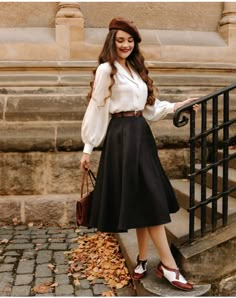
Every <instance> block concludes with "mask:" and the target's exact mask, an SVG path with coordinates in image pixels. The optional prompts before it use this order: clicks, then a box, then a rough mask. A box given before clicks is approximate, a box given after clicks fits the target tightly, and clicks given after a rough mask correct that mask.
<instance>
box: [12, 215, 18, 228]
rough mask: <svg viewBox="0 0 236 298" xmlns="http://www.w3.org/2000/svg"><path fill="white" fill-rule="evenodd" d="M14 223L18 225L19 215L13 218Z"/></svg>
mask: <svg viewBox="0 0 236 298" xmlns="http://www.w3.org/2000/svg"><path fill="white" fill-rule="evenodd" d="M12 223H13V225H14V226H16V225H17V224H18V223H19V220H18V218H17V217H14V218H13V219H12Z"/></svg>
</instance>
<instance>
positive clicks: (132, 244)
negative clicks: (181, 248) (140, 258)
mask: <svg viewBox="0 0 236 298" xmlns="http://www.w3.org/2000/svg"><path fill="white" fill-rule="evenodd" d="M116 236H117V239H118V241H119V244H120V246H121V250H122V253H123V255H124V257H125V260H126V264H127V266H128V269H129V271H130V273H131V274H132V272H133V268H134V266H135V265H136V258H137V254H138V251H137V247H138V245H137V241H136V233H135V230H129V232H128V233H119V234H116ZM159 261H160V259H159V256H158V254H157V251H156V249H155V247H154V245H153V244H152V242H151V241H149V245H148V271H147V275H146V276H145V278H143V279H142V280H140V281H134V283H135V287H136V293H137V296H163V297H173V296H175V297H179V296H181V297H182V296H183V297H184V296H189V295H190V294H191V297H194V296H204V295H207V294H209V293H210V290H211V285H210V284H206V283H205V284H194V289H193V291H191V292H183V291H181V290H178V289H176V288H174V287H173V286H171V285H170V283H169V282H167V281H166V280H165V279H159V278H157V277H156V274H155V271H156V266H157V264H158V263H159ZM187 275H188V273H186V275H185V276H186V277H187Z"/></svg>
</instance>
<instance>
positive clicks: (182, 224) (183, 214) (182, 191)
mask: <svg viewBox="0 0 236 298" xmlns="http://www.w3.org/2000/svg"><path fill="white" fill-rule="evenodd" d="M235 152H236V150H233V149H232V150H230V154H233V153H235ZM218 155H219V156H220V157H219V158H221V156H222V151H219V152H218ZM229 166H230V168H229V187H233V186H235V185H236V159H232V160H231V161H230V162H229ZM200 168H201V167H200V165H199V164H197V165H196V169H200ZM211 179H212V172H211V171H208V173H207V190H206V195H207V197H210V196H211ZM196 182H197V183H196V184H195V200H196V202H200V200H201V185H200V183H201V182H200V181H199V177H196ZM171 184H172V186H173V188H174V190H175V193H176V196H177V198H178V201H179V204H180V207H181V209H180V211H179V212H177V213H176V214H173V215H171V218H172V222H171V223H169V224H168V225H167V226H166V229H167V231H168V236H169V239H170V241H171V242H172V243H173V242H175V241H178V244H180V243H181V241H182V242H185V241H186V238H187V236H188V227H189V213H188V212H187V210H186V209H187V208H188V207H189V201H188V200H189V181H188V180H187V179H171ZM218 190H219V191H221V190H222V167H219V168H218ZM228 208H229V209H228V212H229V213H228V214H229V222H234V221H236V192H233V193H231V195H230V196H229V199H228ZM200 216H201V215H200V210H198V211H197V212H196V216H195V231H196V232H197V231H200V228H201V225H200V223H201V222H200ZM217 218H218V221H219V222H220V219H221V218H222V201H221V200H220V199H219V200H218V201H217ZM206 222H207V223H208V224H209V225H210V224H211V204H209V205H207V210H206Z"/></svg>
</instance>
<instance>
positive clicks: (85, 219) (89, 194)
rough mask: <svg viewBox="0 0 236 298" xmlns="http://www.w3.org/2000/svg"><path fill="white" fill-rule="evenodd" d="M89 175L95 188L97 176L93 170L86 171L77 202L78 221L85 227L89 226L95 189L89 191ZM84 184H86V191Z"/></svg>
mask: <svg viewBox="0 0 236 298" xmlns="http://www.w3.org/2000/svg"><path fill="white" fill-rule="evenodd" d="M88 177H89V178H90V181H91V184H92V186H93V188H94V186H95V182H96V177H95V176H94V174H93V172H92V171H91V170H88V171H86V172H84V173H83V177H82V184H81V192H80V193H81V195H80V200H78V201H77V202H76V222H77V224H78V225H79V226H85V227H88V226H89V215H90V210H91V204H92V198H93V190H91V191H89V182H88ZM84 185H86V192H85V193H84Z"/></svg>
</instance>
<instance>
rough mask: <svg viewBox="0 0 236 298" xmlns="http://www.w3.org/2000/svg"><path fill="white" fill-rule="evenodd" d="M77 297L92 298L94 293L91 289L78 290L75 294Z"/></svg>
mask: <svg viewBox="0 0 236 298" xmlns="http://www.w3.org/2000/svg"><path fill="white" fill-rule="evenodd" d="M75 296H80V297H91V296H93V292H92V290H91V289H87V290H78V291H76V292H75Z"/></svg>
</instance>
